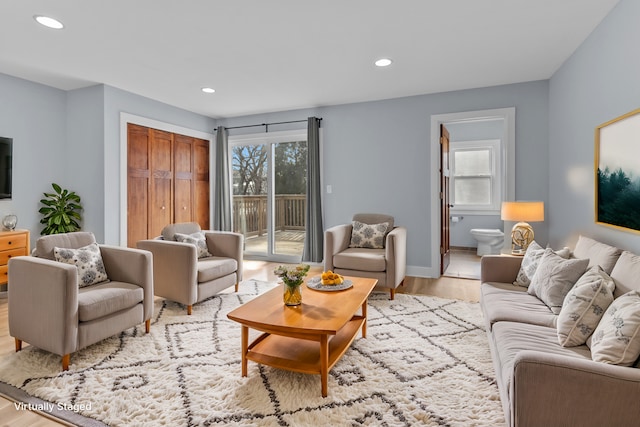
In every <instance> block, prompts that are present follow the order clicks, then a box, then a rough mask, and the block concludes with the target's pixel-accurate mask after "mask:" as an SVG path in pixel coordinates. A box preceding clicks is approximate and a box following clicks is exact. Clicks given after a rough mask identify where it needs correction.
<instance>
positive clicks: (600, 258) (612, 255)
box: [573, 236, 622, 274]
mask: <svg viewBox="0 0 640 427" xmlns="http://www.w3.org/2000/svg"><path fill="white" fill-rule="evenodd" d="M621 253H622V250H621V249H618V248H616V247H613V246H609V245H607V244H604V243H600V242H598V241H597V240H593V239H590V238H588V237H585V236H580V237H579V238H578V243H576V248H575V249H574V250H573V256H574V257H576V258H588V259H589V267H592V266H594V265H599V266H600V267H602V269H603V270H604V271H605V273H607V274H611V271H612V270H613V266H614V265H615V264H616V261H618V258H619V257H620V254H621Z"/></svg>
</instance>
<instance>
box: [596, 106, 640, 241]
mask: <svg viewBox="0 0 640 427" xmlns="http://www.w3.org/2000/svg"><path fill="white" fill-rule="evenodd" d="M595 140H596V152H595V169H596V183H595V184H596V223H598V224H603V225H609V226H613V227H616V228H621V229H625V230H630V231H636V232H640V109H637V110H634V111H631V112H629V113H627V114H624V115H622V116H620V117H618V118H615V119H613V120H610V121H608V122H607V123H604V124H601V125H600V126H598V127H597V128H596V135H595Z"/></svg>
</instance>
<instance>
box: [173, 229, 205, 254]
mask: <svg viewBox="0 0 640 427" xmlns="http://www.w3.org/2000/svg"><path fill="white" fill-rule="evenodd" d="M174 238H175V240H176V242H182V243H191V244H192V245H194V246H195V247H196V251H197V255H198V258H206V257H210V256H212V255H211V252H209V248H208V247H207V239H206V237H205V235H204V233H203V232H202V231H196V232H195V233H191V234H182V233H176V234H174Z"/></svg>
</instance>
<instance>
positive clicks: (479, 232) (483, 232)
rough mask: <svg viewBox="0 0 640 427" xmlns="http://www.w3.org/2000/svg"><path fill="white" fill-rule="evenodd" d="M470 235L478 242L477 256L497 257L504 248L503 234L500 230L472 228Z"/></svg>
mask: <svg viewBox="0 0 640 427" xmlns="http://www.w3.org/2000/svg"><path fill="white" fill-rule="evenodd" d="M471 235H472V236H473V238H474V239H476V241H477V242H478V256H483V255H492V254H493V255H497V254H499V253H500V251H501V250H502V247H503V246H504V233H503V232H502V231H501V230H498V229H487V228H474V229H472V230H471Z"/></svg>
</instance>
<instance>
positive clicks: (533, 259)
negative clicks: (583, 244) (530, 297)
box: [513, 240, 571, 288]
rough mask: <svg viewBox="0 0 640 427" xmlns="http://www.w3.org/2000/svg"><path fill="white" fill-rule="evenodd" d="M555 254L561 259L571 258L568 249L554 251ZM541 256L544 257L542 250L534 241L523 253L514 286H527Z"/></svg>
mask: <svg viewBox="0 0 640 427" xmlns="http://www.w3.org/2000/svg"><path fill="white" fill-rule="evenodd" d="M556 254H557V255H559V256H561V257H562V258H569V256H571V250H569V248H564V249H560V250H558V251H556ZM542 255H544V248H543V247H542V246H540V245H539V244H538V243H537V242H536V241H535V240H534V241H533V242H531V244H530V245H529V247H528V248H527V251H526V252H525V253H524V257H523V258H522V264H520V270H519V271H518V275H517V276H516V280H515V282H513V284H514V285H516V286H523V287H525V288H526V287H528V286H529V284H530V283H531V279H532V278H533V275H534V274H535V273H536V269H537V268H538V265H539V264H540V260H541V259H542Z"/></svg>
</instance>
